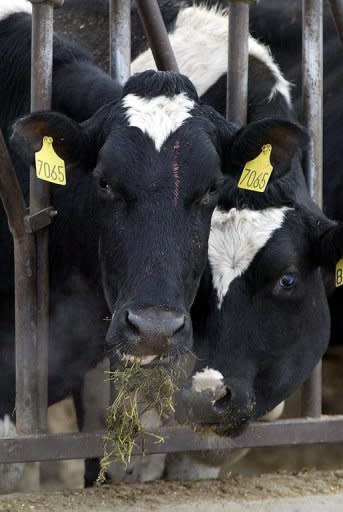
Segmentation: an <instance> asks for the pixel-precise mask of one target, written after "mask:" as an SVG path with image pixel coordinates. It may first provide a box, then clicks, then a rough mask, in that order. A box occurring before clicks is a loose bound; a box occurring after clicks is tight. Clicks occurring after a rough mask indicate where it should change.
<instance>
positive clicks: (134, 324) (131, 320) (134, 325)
mask: <svg viewBox="0 0 343 512" xmlns="http://www.w3.org/2000/svg"><path fill="white" fill-rule="evenodd" d="M139 320H140V318H139V315H136V314H135V313H132V311H130V310H129V309H128V310H127V311H126V323H127V324H128V325H129V326H130V328H131V329H132V330H133V331H134V333H136V334H139V333H140V330H141V329H140V322H139Z"/></svg>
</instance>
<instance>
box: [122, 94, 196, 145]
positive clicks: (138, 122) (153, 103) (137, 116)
mask: <svg viewBox="0 0 343 512" xmlns="http://www.w3.org/2000/svg"><path fill="white" fill-rule="evenodd" d="M123 106H124V107H125V108H126V115H127V119H128V122H129V125H130V126H136V127H137V128H139V129H140V130H142V132H143V133H146V134H147V135H148V136H149V137H150V138H151V139H152V140H153V141H154V144H155V147H156V149H157V151H159V150H160V149H161V147H162V144H163V143H164V142H165V141H166V139H167V138H168V137H169V135H170V134H171V133H173V132H175V131H176V130H177V129H178V128H180V126H181V125H182V123H183V122H184V121H185V120H186V119H188V118H189V117H192V116H191V114H190V113H189V112H190V110H192V109H193V107H194V101H193V100H191V99H190V98H188V96H187V95H186V94H184V93H180V94H176V95H175V96H172V97H171V98H169V97H167V96H156V97H154V98H142V97H140V96H137V95H136V94H128V95H127V96H125V98H124V99H123Z"/></svg>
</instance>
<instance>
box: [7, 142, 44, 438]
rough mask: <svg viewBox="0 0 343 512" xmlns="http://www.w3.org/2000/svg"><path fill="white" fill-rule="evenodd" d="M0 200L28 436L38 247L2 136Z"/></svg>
mask: <svg viewBox="0 0 343 512" xmlns="http://www.w3.org/2000/svg"><path fill="white" fill-rule="evenodd" d="M0 198H1V200H2V203H3V206H4V209H5V212H6V215H7V220H8V226H9V229H10V231H11V233H12V236H13V245H14V280H15V285H14V286H15V341H16V390H17V405H16V416H17V430H18V431H20V433H28V431H29V428H30V427H31V426H33V427H35V426H36V424H35V421H36V419H37V416H38V413H37V404H36V401H35V400H34V399H33V393H36V392H37V389H36V388H35V387H33V385H32V384H33V383H34V382H35V373H36V369H35V368H34V367H33V365H32V361H31V357H30V353H32V352H34V353H35V352H36V349H37V337H36V264H35V244H34V237H33V235H31V234H29V233H27V232H26V231H25V225H24V217H25V215H26V205H25V202H24V198H23V194H22V192H21V189H20V186H19V183H18V180H17V176H16V173H15V170H14V168H13V165H12V162H11V159H10V156H9V154H8V151H7V148H6V145H5V141H4V139H3V136H2V133H1V132H0ZM32 373H33V375H32ZM36 431H37V429H36V428H35V430H34V432H36Z"/></svg>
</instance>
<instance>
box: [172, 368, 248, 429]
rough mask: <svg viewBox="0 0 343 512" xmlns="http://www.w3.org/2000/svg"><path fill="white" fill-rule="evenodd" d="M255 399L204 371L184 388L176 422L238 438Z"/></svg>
mask: <svg viewBox="0 0 343 512" xmlns="http://www.w3.org/2000/svg"><path fill="white" fill-rule="evenodd" d="M254 404H255V400H254V396H253V394H252V393H249V392H248V391H244V390H243V388H242V387H241V386H237V387H235V386H233V385H232V384H231V385H229V384H228V383H226V382H225V381H224V379H223V377H222V376H221V374H220V373H219V372H217V371H216V370H209V369H205V370H203V371H202V372H198V373H196V374H195V375H194V376H193V379H192V384H191V386H188V387H185V388H183V390H182V391H181V393H180V396H179V400H178V403H177V407H176V419H177V421H178V422H179V423H190V424H192V425H193V426H198V427H200V428H201V427H206V428H208V427H209V428H210V429H211V430H213V431H214V432H215V433H216V434H219V435H222V436H231V437H235V436H238V435H240V434H241V433H242V432H243V431H244V430H245V428H246V427H247V425H248V424H249V422H250V420H251V419H252V418H253V412H254Z"/></svg>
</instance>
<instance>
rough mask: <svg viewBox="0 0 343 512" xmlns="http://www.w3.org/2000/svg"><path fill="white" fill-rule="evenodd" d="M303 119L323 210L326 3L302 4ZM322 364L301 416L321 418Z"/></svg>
mask: <svg viewBox="0 0 343 512" xmlns="http://www.w3.org/2000/svg"><path fill="white" fill-rule="evenodd" d="M302 93H303V115H304V122H305V124H306V126H307V127H308V130H309V133H310V145H309V149H308V151H307V152H306V155H305V160H304V164H305V175H306V179H307V184H308V187H309V190H310V193H311V196H312V198H313V200H314V201H315V202H316V203H317V204H318V205H319V206H320V207H321V206H322V198H323V195H322V188H323V3H322V0H303V91H302ZM321 402H322V397H321V362H320V363H318V365H317V366H316V368H315V369H314V371H313V373H312V375H311V376H310V377H309V379H308V380H307V382H306V383H305V384H304V386H303V390H302V413H303V414H304V415H305V416H311V417H319V416H320V414H321V409H322V404H321Z"/></svg>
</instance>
